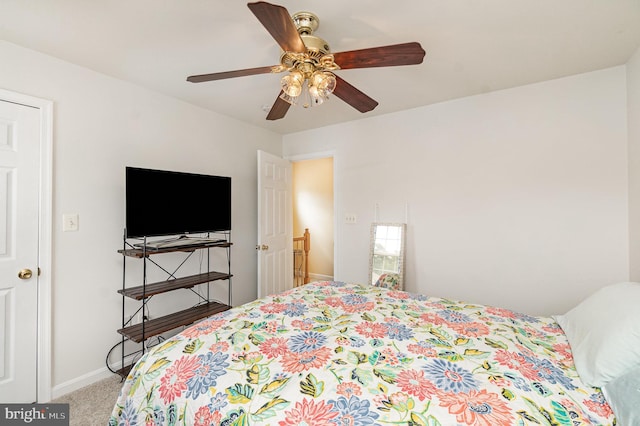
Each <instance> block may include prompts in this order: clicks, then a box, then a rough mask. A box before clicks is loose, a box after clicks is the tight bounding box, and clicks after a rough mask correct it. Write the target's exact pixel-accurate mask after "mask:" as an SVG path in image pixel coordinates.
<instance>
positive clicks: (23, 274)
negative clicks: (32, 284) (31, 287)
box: [18, 269, 33, 280]
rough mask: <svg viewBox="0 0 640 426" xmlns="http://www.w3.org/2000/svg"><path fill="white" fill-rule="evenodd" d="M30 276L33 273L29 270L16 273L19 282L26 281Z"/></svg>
mask: <svg viewBox="0 0 640 426" xmlns="http://www.w3.org/2000/svg"><path fill="white" fill-rule="evenodd" d="M32 275H33V272H31V269H22V270H20V272H18V278H20V279H21V280H28V279H29V278H31V276H32Z"/></svg>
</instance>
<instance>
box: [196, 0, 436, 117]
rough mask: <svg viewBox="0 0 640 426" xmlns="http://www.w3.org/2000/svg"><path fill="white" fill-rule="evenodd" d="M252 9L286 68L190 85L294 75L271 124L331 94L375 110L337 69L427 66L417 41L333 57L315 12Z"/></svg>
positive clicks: (285, 81)
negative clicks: (318, 31) (299, 106)
mask: <svg viewBox="0 0 640 426" xmlns="http://www.w3.org/2000/svg"><path fill="white" fill-rule="evenodd" d="M247 6H248V7H249V9H250V10H251V12H253V14H254V15H255V16H256V18H258V20H259V21H260V23H261V24H262V25H263V26H264V27H265V28H266V29H267V31H269V33H270V34H271V36H272V37H273V38H274V39H275V41H276V42H277V43H278V44H279V45H280V47H281V48H282V50H283V53H282V54H281V56H280V64H279V65H274V66H266V67H258V68H248V69H243V70H236V71H225V72H217V73H212V74H201V75H192V76H190V77H187V81H190V82H192V83H201V82H204V81H212V80H223V79H226V78H234V77H243V76H248V75H256V74H268V73H281V72H285V71H288V74H286V75H285V76H284V77H282V80H281V86H282V88H281V90H280V94H279V95H278V97H277V98H276V101H275V103H274V104H273V106H272V107H271V110H270V111H269V114H268V115H267V120H278V119H281V118H283V117H284V116H285V114H286V113H287V111H288V110H289V107H290V106H291V105H292V104H297V103H298V101H299V99H300V98H302V99H303V101H302V104H303V106H305V107H308V106H312V105H317V104H321V103H322V102H323V101H324V100H326V99H327V98H328V96H329V95H330V94H331V93H333V94H335V95H336V96H337V97H338V98H340V99H342V100H343V101H344V102H346V103H348V104H349V105H351V106H352V107H353V108H355V109H357V110H358V111H360V112H363V113H364V112H368V111H371V110H373V109H374V108H375V107H376V106H377V105H378V102H376V101H375V100H374V99H372V98H370V97H369V96H367V95H366V94H364V93H363V92H361V91H360V90H358V89H356V88H355V87H353V86H352V85H351V84H349V83H347V82H346V81H345V80H343V79H342V78H340V77H339V76H337V75H336V74H335V73H334V72H333V71H335V70H340V69H342V70H346V69H353V68H372V67H388V66H398V65H415V64H420V63H422V60H423V58H424V55H425V51H424V50H423V49H422V46H420V43H417V42H411V43H403V44H395V45H391V46H381V47H372V48H368V49H361V50H351V51H347V52H338V53H331V50H330V48H329V44H328V43H327V42H326V41H325V40H323V39H321V38H320V37H317V36H315V35H313V32H314V31H315V30H316V29H317V28H318V25H319V20H318V17H317V16H316V15H314V14H313V13H310V12H298V13H295V14H294V15H293V16H290V15H289V12H288V11H287V9H285V8H284V7H282V6H278V5H275V4H270V3H267V2H263V1H259V2H255V3H248V4H247Z"/></svg>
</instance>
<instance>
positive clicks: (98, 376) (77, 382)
mask: <svg viewBox="0 0 640 426" xmlns="http://www.w3.org/2000/svg"><path fill="white" fill-rule="evenodd" d="M134 358H138V357H137V356H136V355H135V354H133V355H129V356H127V357H125V359H124V363H125V365H129V364H131V363H133V362H134V361H136V359H134ZM121 364H122V363H121V362H117V363H114V365H111V368H113V369H114V370H118V369H120V368H121V366H122V365H121ZM114 375H115V373H113V372H111V371H110V370H109V369H108V368H107V367H106V366H105V367H102V368H99V369H97V370H94V371H91V372H89V373H87V374H83V375H82V376H79V377H76V378H75V379H71V380H68V381H66V382H63V383H60V384H59V385H56V386H54V387H53V389H51V399H52V400H53V399H57V398H60V397H61V396H64V395H66V394H68V393H71V392H73V391H77V390H78V389H82V388H83V387H85V386H89V385H92V384H94V383H96V382H99V381H100V380H104V379H107V378H109V377H113V376H114ZM47 402H48V401H47Z"/></svg>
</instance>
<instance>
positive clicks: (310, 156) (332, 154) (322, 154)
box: [284, 150, 340, 279]
mask: <svg viewBox="0 0 640 426" xmlns="http://www.w3.org/2000/svg"><path fill="white" fill-rule="evenodd" d="M320 158H332V159H333V241H334V242H335V241H338V240H337V238H338V202H337V201H336V200H338V199H339V198H338V192H337V191H338V187H337V186H336V182H337V181H338V180H337V179H336V170H337V168H336V163H337V162H338V160H337V157H336V151H335V150H331V151H319V152H311V153H307V154H297V155H289V156H286V157H284V159H285V160H289V161H291V162H294V163H295V162H296V161H304V160H317V159H320ZM339 246H340V245H339V244H334V245H333V277H337V276H339V272H338V259H339V257H338V247H339ZM326 276H328V275H326ZM333 277H332V279H333Z"/></svg>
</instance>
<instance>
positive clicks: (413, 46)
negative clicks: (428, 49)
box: [333, 42, 425, 70]
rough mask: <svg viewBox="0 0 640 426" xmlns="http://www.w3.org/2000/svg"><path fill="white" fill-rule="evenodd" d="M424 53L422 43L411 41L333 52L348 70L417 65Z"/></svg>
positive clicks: (341, 67)
mask: <svg viewBox="0 0 640 426" xmlns="http://www.w3.org/2000/svg"><path fill="white" fill-rule="evenodd" d="M424 55H425V52H424V49H422V46H420V43H417V42H411V43H403V44H394V45H391V46H381V47H371V48H369V49H361V50H350V51H348V52H338V53H334V54H333V58H334V61H335V63H336V64H337V65H338V66H339V67H340V69H343V70H347V69H353V68H373V67H393V66H398V65H416V64H420V63H422V60H423V59H424Z"/></svg>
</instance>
